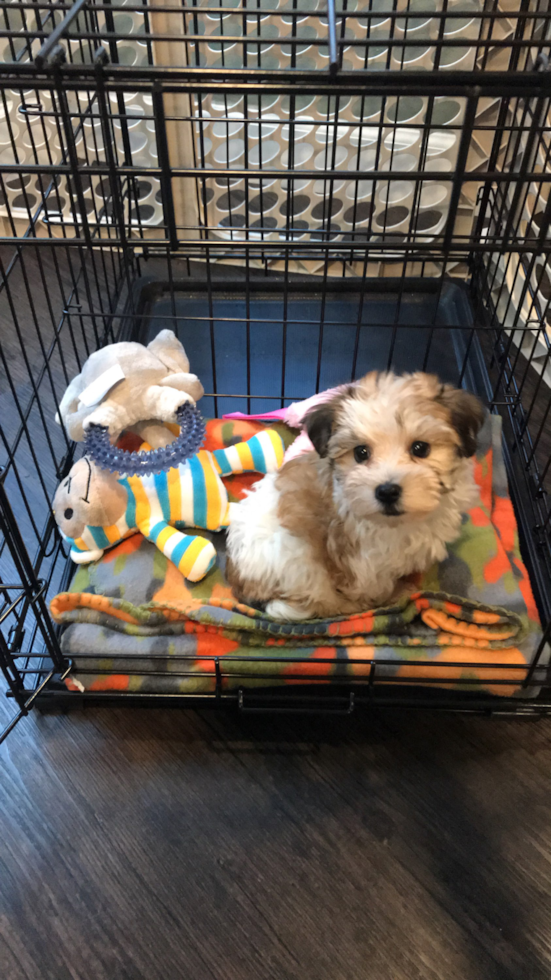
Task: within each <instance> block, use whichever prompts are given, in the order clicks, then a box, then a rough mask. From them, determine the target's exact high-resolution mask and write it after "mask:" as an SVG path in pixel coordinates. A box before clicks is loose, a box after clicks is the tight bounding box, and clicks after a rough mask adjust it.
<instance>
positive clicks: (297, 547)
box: [227, 372, 484, 621]
mask: <svg viewBox="0 0 551 980" xmlns="http://www.w3.org/2000/svg"><path fill="white" fill-rule="evenodd" d="M483 420H484V410H483V408H482V405H481V403H480V402H479V400H478V399H477V398H476V397H475V396H474V395H471V394H469V393H468V392H466V391H462V390H457V389H455V388H453V387H452V386H451V385H445V384H441V383H440V382H439V380H438V379H437V378H436V377H434V376H433V375H428V374H422V373H417V374H409V375H404V376H402V377H398V376H396V375H394V374H390V373H388V374H379V373H377V372H373V373H371V374H368V375H366V376H365V377H364V378H362V379H361V381H359V382H357V383H356V384H354V385H350V386H349V387H348V388H346V389H345V391H344V393H342V394H339V395H338V396H337V397H335V398H334V399H333V400H332V401H330V402H327V403H325V404H323V405H320V406H319V407H317V408H314V409H313V410H312V411H310V412H309V414H308V415H307V416H306V419H305V427H306V431H307V432H308V435H309V436H310V439H311V441H312V444H313V446H314V448H315V452H308V453H306V454H304V455H303V456H299V457H298V458H296V459H292V460H290V461H289V462H288V463H285V464H284V466H283V467H282V468H281V469H280V470H279V471H278V472H277V473H271V474H269V475H268V476H266V477H264V479H263V480H261V481H260V482H259V483H257V484H256V485H255V487H254V488H253V489H252V491H251V492H250V493H249V495H248V496H247V497H246V498H245V500H243V501H242V502H241V503H239V504H236V505H234V507H233V509H232V515H231V522H230V528H229V532H228V564H227V574H228V580H229V582H230V585H231V586H232V589H233V591H234V594H235V595H236V597H237V598H238V599H239V600H240V601H242V602H246V603H248V604H250V605H253V606H260V607H261V608H264V609H265V611H266V613H267V614H268V615H269V616H272V617H273V618H274V619H279V620H286V621H292V620H295V621H300V620H307V619H316V618H321V619H324V618H330V617H334V616H341V615H350V614H351V613H355V612H362V611H365V610H367V609H370V608H374V607H376V606H382V605H385V604H387V603H389V602H391V601H393V600H395V599H396V598H397V597H398V595H399V594H400V593H401V592H403V591H404V588H405V584H406V583H405V582H404V579H406V578H407V576H411V575H412V574H413V573H415V572H422V571H425V570H426V569H427V568H429V566H430V565H432V564H433V563H434V562H438V561H442V559H444V558H445V557H446V554H447V550H446V544H448V543H449V542H451V541H454V540H455V539H456V538H457V537H458V535H459V531H460V527H461V516H462V514H464V513H465V511H467V510H469V508H470V507H471V506H472V505H473V503H474V501H475V500H476V496H477V492H476V486H475V482H474V478H473V466H472V461H471V458H470V457H472V456H473V454H474V452H475V448H476V436H477V433H478V431H479V429H480V427H481V425H482V422H483Z"/></svg>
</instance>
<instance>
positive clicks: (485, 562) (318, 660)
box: [51, 416, 541, 696]
mask: <svg viewBox="0 0 551 980" xmlns="http://www.w3.org/2000/svg"><path fill="white" fill-rule="evenodd" d="M261 427H262V426H261V424H260V423H258V422H251V421H243V420H233V421H223V420H214V421H211V422H209V423H208V425H207V442H206V448H208V449H215V448H220V447H225V446H228V445H232V444H233V443H234V442H236V441H239V440H241V439H247V438H249V437H250V436H251V435H253V434H254V433H255V432H257V431H259V429H260V428H261ZM277 429H278V431H280V432H281V434H282V436H283V437H284V439H285V441H286V444H287V445H289V444H290V443H291V442H292V440H293V438H294V434H293V433H292V432H291V430H289V429H287V428H286V427H285V426H283V425H281V424H278V425H277ZM474 465H475V476H476V480H477V484H478V487H479V491H480V495H479V500H478V502H477V504H476V506H475V507H473V509H472V510H471V511H470V513H469V514H467V515H465V517H464V521H463V527H462V533H461V536H460V538H459V539H458V540H457V541H456V542H455V543H454V544H452V545H450V547H449V555H448V557H447V558H446V559H445V561H443V562H441V563H440V564H439V565H435V566H434V567H432V568H430V569H429V570H428V571H427V572H426V573H425V574H423V575H422V576H419V578H418V582H417V587H416V591H415V592H414V593H413V594H411V595H409V596H405V597H404V598H403V599H402V600H401V601H400V602H398V603H396V604H395V605H393V606H391V607H388V608H384V609H375V610H373V609H366V610H364V611H362V612H360V613H358V614H357V615H354V616H352V617H346V618H339V619H335V620H332V621H310V622H305V623H298V624H297V623H293V624H288V623H279V622H275V621H273V620H271V619H269V618H268V617H267V616H266V614H265V613H262V612H260V611H258V610H255V609H252V608H249V607H247V606H244V605H241V604H239V603H238V602H236V601H235V599H234V598H233V596H232V594H231V591H230V589H229V587H228V585H227V583H226V581H225V578H224V536H223V535H212V536H211V540H213V541H214V543H215V546H216V547H217V551H218V553H219V563H218V566H217V568H216V569H214V570H213V571H212V572H211V573H210V574H209V575H208V576H207V578H205V579H204V580H203V581H202V582H199V583H197V584H194V585H192V584H190V583H186V582H185V581H184V579H183V578H182V576H181V575H180V573H179V572H178V571H177V569H176V568H175V567H174V565H172V563H171V562H170V561H168V560H167V559H166V558H165V557H164V556H163V555H162V554H161V552H160V551H158V549H157V548H155V547H154V545H152V544H150V543H149V542H147V541H145V540H144V539H143V538H142V537H141V535H139V534H136V535H134V536H133V537H131V538H128V539H127V540H126V541H123V542H122V543H121V544H120V545H118V546H117V547H115V548H113V549H112V550H111V551H109V552H107V553H106V554H105V555H104V557H103V558H102V560H101V561H99V562H97V563H95V564H91V565H85V566H80V567H78V568H77V570H76V574H75V577H74V579H73V582H72V585H71V588H70V590H69V591H68V592H64V593H61V594H59V595H57V596H56V597H55V598H54V599H53V600H52V602H51V611H52V615H53V617H54V619H55V620H56V622H57V623H60V624H64V625H66V626H67V629H66V630H65V631H64V632H63V635H62V648H63V650H64V652H65V653H66V654H67V655H68V656H70V657H73V658H74V664H75V666H74V670H73V672H72V673H71V674H70V675H69V677H68V678H67V681H66V683H67V685H68V686H69V687H70V688H71V689H73V690H91V691H107V690H125V691H128V692H130V691H133V692H142V693H145V692H158V693H162V692H164V693H178V692H180V693H189V694H191V693H205V692H209V691H213V690H215V689H217V690H230V689H232V688H233V689H234V688H236V687H247V686H251V687H258V686H266V685H268V686H274V685H280V684H305V683H312V682H315V683H320V684H327V683H329V682H331V681H339V682H350V683H357V682H360V683H361V682H362V681H365V680H366V679H367V678H370V679H371V681H373V680H374V681H375V682H377V681H383V682H387V683H388V682H394V683H396V682H398V683H407V684H412V683H414V684H425V685H427V684H431V685H434V684H435V683H436V684H438V685H440V686H443V687H447V688H452V687H455V688H460V689H463V690H469V691H472V690H473V689H474V690H478V691H480V690H485V691H489V692H491V693H492V694H495V695H508V696H510V695H512V694H516V693H520V689H521V685H522V681H523V680H524V678H525V676H526V671H527V667H528V666H529V665H530V663H531V662H532V659H533V656H534V653H535V651H536V648H537V646H538V644H539V641H540V638H541V631H540V625H539V619H538V613H537V610H536V606H535V603H534V599H533V596H532V590H531V587H530V581H529V578H528V575H527V572H526V568H525V566H524V564H523V562H522V559H521V555H520V550H519V544H518V536H517V528H516V522H515V517H514V512H513V508H512V505H511V501H510V498H509V495H508V489H507V480H506V474H505V469H504V465H503V457H502V450H501V420H500V418H499V417H497V416H488V418H487V421H486V423H485V425H484V427H483V429H482V430H481V433H480V437H479V443H478V449H477V454H476V457H475V463H474ZM256 479H258V475H256V474H252V475H241V476H236V477H233V478H232V479H231V480H228V481H227V487H228V493H229V496H230V499H231V500H238V499H240V498H241V497H242V495H243V493H244V492H245V490H246V489H247V488H248V487H249V486H250V485H251V484H252V483H253V482H254V481H255V480H256ZM374 665H375V667H374Z"/></svg>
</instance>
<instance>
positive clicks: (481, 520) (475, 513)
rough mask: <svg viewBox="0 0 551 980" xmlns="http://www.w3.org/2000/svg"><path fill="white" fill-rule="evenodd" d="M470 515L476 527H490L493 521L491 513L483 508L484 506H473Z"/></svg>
mask: <svg viewBox="0 0 551 980" xmlns="http://www.w3.org/2000/svg"><path fill="white" fill-rule="evenodd" d="M469 517H470V518H471V521H472V522H473V524H474V526H475V527H488V525H489V524H491V523H492V522H491V520H490V517H489V515H488V514H487V513H486V511H484V510H482V507H472V508H471V510H470V511H469Z"/></svg>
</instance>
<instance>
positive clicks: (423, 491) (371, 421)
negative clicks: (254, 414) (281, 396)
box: [306, 372, 484, 523]
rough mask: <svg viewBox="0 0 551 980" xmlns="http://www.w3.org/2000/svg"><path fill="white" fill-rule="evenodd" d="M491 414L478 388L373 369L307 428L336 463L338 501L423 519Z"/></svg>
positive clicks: (358, 510) (368, 514) (359, 509)
mask: <svg viewBox="0 0 551 980" xmlns="http://www.w3.org/2000/svg"><path fill="white" fill-rule="evenodd" d="M483 418H484V413H483V408H482V405H481V403H480V402H479V401H478V399H477V398H475V396H474V395H471V394H469V393H468V392H465V391H462V390H457V389H455V388H453V387H451V386H450V385H442V384H441V383H440V382H439V381H438V379H437V378H436V377H434V376H432V375H427V374H421V373H418V374H413V375H406V376H403V377H397V376H396V375H393V374H377V373H375V372H374V373H372V374H368V375H366V377H365V378H363V379H362V380H361V381H360V382H358V384H357V385H354V386H351V387H350V388H349V389H348V391H347V392H346V393H345V394H344V395H340V396H338V397H337V398H336V399H334V400H333V401H332V402H329V403H327V404H326V405H322V406H320V407H319V408H317V409H314V410H313V411H312V412H310V413H309V415H308V416H307V418H306V429H307V432H308V434H309V436H310V439H311V440H312V443H313V445H314V447H315V449H316V450H317V452H318V453H319V455H320V456H322V457H327V458H328V460H329V462H330V465H331V467H332V469H333V474H334V484H335V494H336V497H337V502H338V503H339V504H340V505H341V506H343V507H344V508H345V509H346V510H347V511H348V512H351V513H353V514H354V515H355V516H357V517H358V519H362V518H369V519H371V520H378V521H381V522H389V521H390V522H391V523H398V522H400V523H401V522H405V521H408V520H421V519H423V518H424V517H426V516H427V515H428V514H430V513H431V511H433V510H435V509H436V508H437V507H438V505H439V503H440V501H441V499H442V495H443V494H446V493H448V492H449V491H450V490H451V489H452V487H453V483H454V477H455V475H456V471H457V469H458V467H459V466H461V465H462V460H463V459H464V458H465V457H468V456H472V455H473V454H474V451H475V448H476V436H477V433H478V431H479V429H480V427H481V425H482V421H483Z"/></svg>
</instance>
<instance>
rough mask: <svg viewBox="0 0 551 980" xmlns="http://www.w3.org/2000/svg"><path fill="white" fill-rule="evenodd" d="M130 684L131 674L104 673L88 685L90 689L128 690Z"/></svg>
mask: <svg viewBox="0 0 551 980" xmlns="http://www.w3.org/2000/svg"><path fill="white" fill-rule="evenodd" d="M129 684H130V675H129V674H104V675H102V677H96V680H95V681H93V682H92V683H91V684H90V686H89V687H88V690H89V691H127V690H128V686H129Z"/></svg>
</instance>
